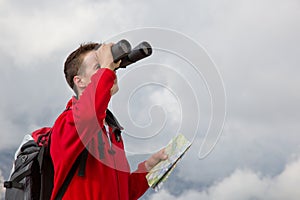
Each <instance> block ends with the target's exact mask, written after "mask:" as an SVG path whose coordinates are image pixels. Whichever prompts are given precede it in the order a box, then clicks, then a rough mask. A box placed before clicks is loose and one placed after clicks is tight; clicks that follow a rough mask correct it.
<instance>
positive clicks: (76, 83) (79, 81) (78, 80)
mask: <svg viewBox="0 0 300 200" xmlns="http://www.w3.org/2000/svg"><path fill="white" fill-rule="evenodd" d="M73 82H74V86H75V87H77V89H79V88H84V87H85V84H84V82H83V80H82V77H81V76H80V75H76V76H74V78H73Z"/></svg>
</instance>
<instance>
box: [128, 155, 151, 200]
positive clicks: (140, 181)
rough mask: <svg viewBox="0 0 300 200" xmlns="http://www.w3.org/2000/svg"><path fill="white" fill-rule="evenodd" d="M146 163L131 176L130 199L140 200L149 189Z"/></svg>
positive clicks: (139, 166)
mask: <svg viewBox="0 0 300 200" xmlns="http://www.w3.org/2000/svg"><path fill="white" fill-rule="evenodd" d="M147 173H148V172H147V170H146V167H145V161H144V162H142V163H140V164H139V165H138V169H137V170H136V171H134V172H133V173H131V174H130V176H129V199H130V200H135V199H138V198H140V197H141V196H142V195H143V194H144V193H145V192H146V191H147V189H148V188H149V185H148V182H147V179H146V175H147Z"/></svg>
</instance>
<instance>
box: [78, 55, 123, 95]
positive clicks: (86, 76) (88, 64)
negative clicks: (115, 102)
mask: <svg viewBox="0 0 300 200" xmlns="http://www.w3.org/2000/svg"><path fill="white" fill-rule="evenodd" d="M82 66H83V67H84V68H83V73H82V75H81V81H82V82H83V86H84V88H85V87H86V86H87V85H88V84H89V83H90V82H91V77H92V76H93V75H94V74H95V73H96V72H97V70H98V69H100V65H99V62H98V60H97V56H96V53H95V51H90V52H88V53H87V54H86V55H85V56H84V59H83V62H82ZM118 90H119V87H118V81H117V78H116V79H115V81H114V85H113V87H112V89H111V95H114V94H115V93H117V92H118Z"/></svg>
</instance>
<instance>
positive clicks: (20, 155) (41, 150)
mask: <svg viewBox="0 0 300 200" xmlns="http://www.w3.org/2000/svg"><path fill="white" fill-rule="evenodd" d="M50 135H51V128H49V127H44V128H41V129H38V130H36V131H34V132H33V133H32V134H31V135H26V136H25V137H24V140H23V142H22V143H21V145H20V147H19V149H18V150H17V152H16V155H15V161H14V165H13V168H12V172H11V175H10V178H9V180H8V181H5V182H4V187H5V188H6V192H5V199H6V200H18V199H24V200H25V199H26V200H27V199H28V200H39V199H43V200H44V199H50V197H51V192H52V188H53V176H54V170H53V164H52V160H51V157H50V151H49V150H50V148H49V146H50Z"/></svg>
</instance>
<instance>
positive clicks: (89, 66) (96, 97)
mask: <svg viewBox="0 0 300 200" xmlns="http://www.w3.org/2000/svg"><path fill="white" fill-rule="evenodd" d="M112 45H113V44H111V43H110V44H102V45H101V46H100V48H98V49H97V50H95V47H97V46H98V44H97V43H89V44H85V45H81V46H80V47H79V48H78V49H77V50H75V51H74V52H72V53H71V54H70V55H69V56H68V58H67V60H66V62H65V66H64V73H65V77H66V80H67V82H68V84H69V85H70V87H71V88H72V89H73V90H74V92H75V94H76V96H74V97H73V98H72V99H71V100H70V101H69V102H68V104H67V108H66V110H65V111H64V112H63V113H62V114H61V115H60V116H59V117H58V118H57V120H56V122H55V124H54V126H53V130H52V135H51V148H50V149H51V150H50V153H51V157H52V160H53V165H54V172H55V173H54V188H53V192H52V196H51V199H55V198H56V197H57V194H60V191H59V190H61V187H62V185H63V183H64V181H65V179H66V177H67V176H68V173H69V171H70V170H71V168H72V166H73V165H74V163H75V162H76V160H77V159H79V160H80V164H79V167H77V169H76V173H75V175H74V176H73V177H72V179H71V181H70V183H69V185H68V187H67V189H66V191H65V193H64V194H63V199H72V200H74V199H80V200H82V199H95V200H101V199H103V200H104V199H105V200H108V199H109V200H115V199H122V200H123V199H124V200H132V199H138V198H139V197H140V196H142V195H143V194H144V192H145V191H146V190H147V189H148V184H147V180H146V178H145V175H146V173H147V171H149V170H150V169H151V168H152V167H154V166H155V165H156V164H157V163H158V162H159V161H160V160H165V159H166V158H167V155H165V154H164V152H163V150H161V151H159V152H157V153H156V154H153V155H152V156H151V157H150V158H149V159H148V160H146V161H144V162H142V163H140V164H139V166H138V169H137V171H135V172H134V173H130V169H129V164H128V162H127V159H126V156H125V152H124V145H123V141H122V137H121V136H120V134H118V132H117V131H116V129H115V127H112V126H111V125H110V124H109V123H107V120H106V119H107V115H108V114H109V113H108V112H109V111H107V106H108V103H109V101H110V98H111V96H112V95H113V94H115V93H116V92H117V91H118V84H117V78H116V73H115V69H117V68H118V67H119V65H120V62H119V63H114V62H113V57H112V53H111V46H112ZM110 115H111V114H110ZM85 149H88V153H87V154H86V157H85V158H84V156H83V155H84V153H82V152H84V151H85ZM82 163H83V164H82Z"/></svg>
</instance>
